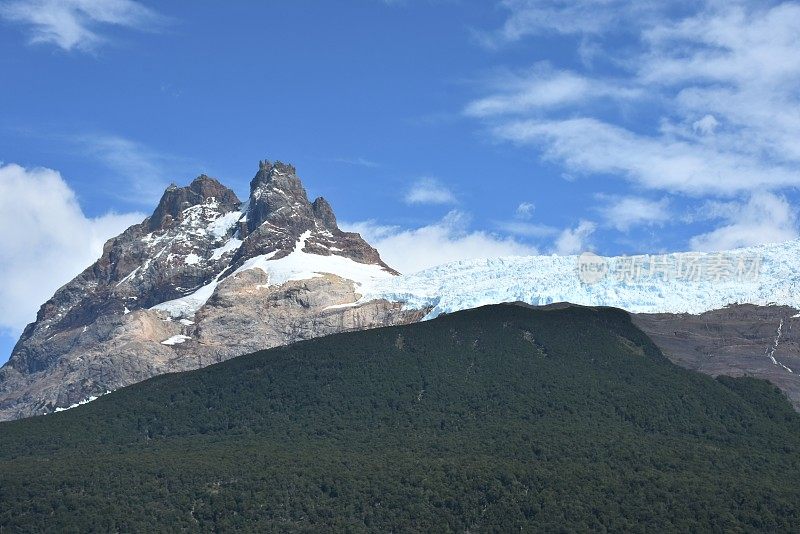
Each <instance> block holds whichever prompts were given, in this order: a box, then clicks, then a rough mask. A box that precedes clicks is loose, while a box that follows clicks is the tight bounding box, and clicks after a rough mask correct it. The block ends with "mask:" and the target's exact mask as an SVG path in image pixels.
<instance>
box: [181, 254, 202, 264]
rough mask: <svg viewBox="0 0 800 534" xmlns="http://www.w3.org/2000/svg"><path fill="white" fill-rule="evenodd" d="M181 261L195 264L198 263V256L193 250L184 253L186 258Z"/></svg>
mask: <svg viewBox="0 0 800 534" xmlns="http://www.w3.org/2000/svg"><path fill="white" fill-rule="evenodd" d="M183 261H184V263H185V264H186V265H197V264H198V263H200V256H198V255H197V254H195V253H194V252H191V253H189V254H187V255H186V259H185V260H183Z"/></svg>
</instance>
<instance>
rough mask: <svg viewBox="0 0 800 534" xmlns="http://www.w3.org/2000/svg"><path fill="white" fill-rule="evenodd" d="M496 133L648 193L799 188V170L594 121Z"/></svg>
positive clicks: (538, 123)
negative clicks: (612, 177)
mask: <svg viewBox="0 0 800 534" xmlns="http://www.w3.org/2000/svg"><path fill="white" fill-rule="evenodd" d="M493 132H494V135H496V136H497V137H498V138H500V139H505V140H508V141H513V142H516V143H519V144H534V145H537V146H539V147H541V149H542V150H543V154H544V157H545V158H548V159H550V160H554V161H559V162H561V163H563V164H564V165H565V166H566V167H567V168H568V169H570V170H571V171H573V172H579V173H585V174H600V173H607V174H616V175H618V176H622V177H624V178H627V179H628V180H630V181H632V182H634V183H637V184H638V185H641V186H644V187H646V188H648V189H657V190H666V191H670V192H680V193H686V194H691V195H703V194H718V195H730V194H734V193H738V192H743V191H751V190H754V189H760V188H768V189H775V188H781V187H788V186H796V185H800V172H798V171H800V169H798V168H796V167H795V166H791V165H787V164H782V163H780V162H771V161H766V160H764V159H761V158H758V157H754V156H752V155H748V154H742V153H736V152H733V151H721V150H719V149H718V147H716V146H714V145H708V144H705V143H699V142H693V141H691V140H686V139H681V138H677V137H674V136H672V135H667V136H663V137H652V136H646V135H638V134H635V133H633V132H631V131H629V130H627V129H625V128H621V127H619V126H615V125H612V124H608V123H606V122H602V121H599V120H596V119H593V118H585V117H584V118H576V119H563V120H539V119H529V120H519V121H513V122H508V123H504V124H502V125H499V126H497V127H495V128H494V130H493ZM799 133H800V132H799Z"/></svg>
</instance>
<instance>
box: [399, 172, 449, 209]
mask: <svg viewBox="0 0 800 534" xmlns="http://www.w3.org/2000/svg"><path fill="white" fill-rule="evenodd" d="M405 202H406V204H455V203H456V196H455V194H454V193H453V192H452V191H451V190H450V189H448V188H447V187H446V186H445V185H444V184H442V183H441V182H440V181H439V180H437V179H436V178H430V177H423V178H419V179H417V180H416V181H415V182H414V184H413V185H412V186H411V188H410V189H409V190H408V192H407V193H406V195H405Z"/></svg>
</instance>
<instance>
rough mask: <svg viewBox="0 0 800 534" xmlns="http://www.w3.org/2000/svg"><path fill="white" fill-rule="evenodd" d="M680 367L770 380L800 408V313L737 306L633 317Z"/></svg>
mask: <svg viewBox="0 0 800 534" xmlns="http://www.w3.org/2000/svg"><path fill="white" fill-rule="evenodd" d="M633 320H634V323H636V326H638V327H639V328H641V329H642V330H643V331H644V332H645V333H646V334H647V335H648V336H650V338H651V339H652V340H653V341H654V342H655V343H656V345H658V347H659V348H660V349H661V351H662V352H663V353H664V355H665V356H667V357H668V358H669V359H670V360H672V361H673V362H674V363H677V364H678V365H680V366H682V367H686V368H688V369H693V370H695V371H700V372H702V373H706V374H709V375H711V376H718V375H727V376H752V377H755V378H762V379H765V380H769V381H770V382H772V383H773V384H775V385H776V386H778V387H779V388H781V390H783V392H784V393H786V396H787V397H788V398H789V400H790V401H791V402H792V404H793V405H794V407H795V409H797V410H800V314H798V313H797V310H796V309H794V308H791V307H789V306H754V305H752V304H739V305H732V306H728V307H726V308H723V309H720V310H712V311H708V312H705V313H701V314H697V315H692V314H688V313H657V314H637V315H633Z"/></svg>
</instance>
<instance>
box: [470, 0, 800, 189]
mask: <svg viewBox="0 0 800 534" xmlns="http://www.w3.org/2000/svg"><path fill="white" fill-rule="evenodd" d="M502 5H503V6H504V7H505V8H506V9H507V10H508V11H509V17H508V19H507V20H506V22H505V24H504V25H503V27H502V28H500V29H499V30H497V31H496V32H495V33H494V35H493V37H494V39H495V42H496V43H497V42H500V43H502V42H507V41H514V40H520V39H523V38H525V37H527V36H533V35H544V34H552V33H558V34H563V35H568V36H571V38H572V39H573V42H574V46H575V52H576V54H580V53H581V50H582V49H583V48H585V47H586V43H587V39H591V41H590V42H591V46H592V48H593V49H596V48H598V47H600V48H601V51H602V52H604V54H597V53H593V57H603V58H604V60H605V61H607V62H608V63H610V64H613V65H614V68H613V72H614V73H615V79H614V81H613V83H612V82H609V81H608V80H607V78H606V77H604V74H603V73H607V72H611V69H595V68H592V67H591V66H587V67H586V69H585V71H574V72H573V71H564V70H558V69H556V68H553V69H551V71H550V72H543V71H541V69H539V72H538V75H537V76H536V77H535V78H534V79H528V81H527V85H525V84H524V83H522V82H521V81H520V80H519V79H513V78H512V79H509V77H507V76H502V77H500V79H499V80H498V81H497V85H496V86H495V87H492V88H490V89H489V91H488V94H486V95H484V96H483V97H481V98H478V99H476V100H475V101H474V102H472V103H470V104H468V105H467V106H466V111H467V113H468V114H469V115H471V116H475V117H480V118H481V119H483V120H484V121H486V122H487V124H488V125H489V126H490V132H492V134H493V135H494V136H495V137H498V138H500V139H504V140H511V141H514V142H517V143H525V144H532V145H534V146H536V147H537V148H538V149H540V150H542V152H543V154H544V156H545V157H547V158H549V159H550V160H553V161H556V162H559V163H561V164H563V165H565V166H566V167H567V168H568V169H569V170H570V171H574V172H578V173H586V174H612V175H617V176H621V177H624V178H626V179H628V180H630V181H631V182H634V183H635V184H636V185H638V186H642V187H645V188H648V189H655V190H664V191H669V192H673V193H686V194H691V195H718V196H733V195H739V194H742V193H745V194H747V193H752V192H756V191H760V190H769V191H778V190H781V189H785V188H789V187H796V186H798V185H800V93H798V92H797V90H796V88H797V86H798V84H800V54H798V53H797V50H798V46H800V37H798V35H799V34H798V32H797V28H798V27H800V3H798V2H781V3H774V2H770V3H763V2H756V1H754V0H732V1H728V2H722V1H719V0H704V1H701V2H688V1H683V0H673V1H670V2H656V1H650V0H644V1H632V0H574V1H566V0H506V1H504V2H502ZM609 42H610V43H613V46H614V48H613V49H610V48H606V49H602V46H603V43H609ZM595 52H596V50H595ZM537 68H539V66H538V65H537V66H535V67H534V70H536V69H537ZM567 82H569V83H567ZM550 85H552V86H553V87H556V86H559V85H563V86H564V87H566V88H567V89H569V90H565V91H564V94H563V96H562V97H561V98H560V99H559V98H558V95H552V96H549V95H548V91H547V90H546V89H547V87H549V86H550ZM620 87H621V88H625V89H626V90H625V91H620V90H618V89H616V88H620ZM587 88H588V89H587ZM596 88H600V89H605V92H604V93H603V97H604V98H605V99H606V100H607V101H608V102H611V103H613V104H614V106H608V105H603V106H595V105H593V104H594V103H596V101H597V98H598V96H597V95H598V92H597V91H596V90H595V89H596ZM553 103H557V104H558V105H553ZM630 117H635V119H633V120H634V121H635V122H633V121H631V123H630V124H628V120H629V118H630ZM647 117H650V119H649V120H648V119H647ZM643 118H644V119H643Z"/></svg>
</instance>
